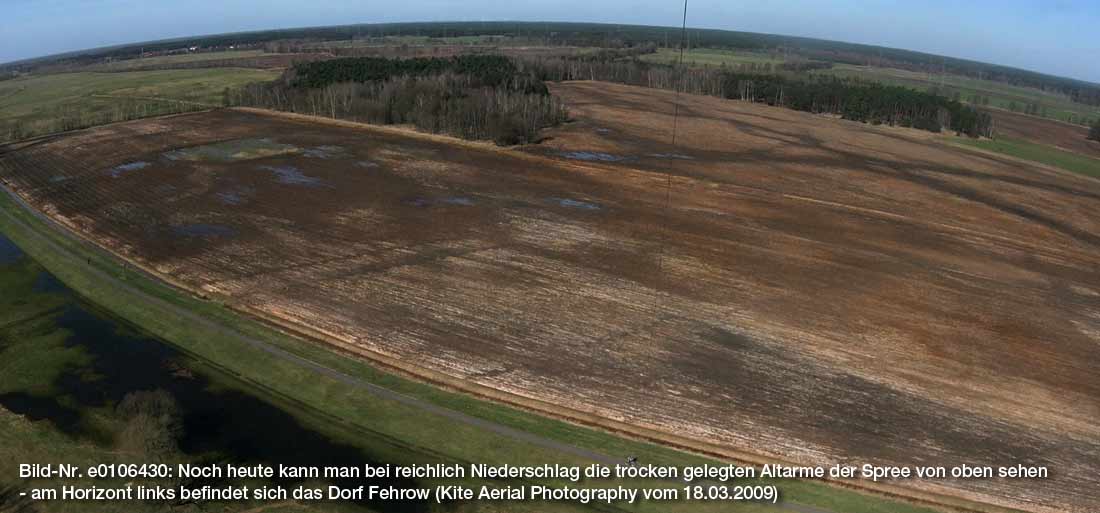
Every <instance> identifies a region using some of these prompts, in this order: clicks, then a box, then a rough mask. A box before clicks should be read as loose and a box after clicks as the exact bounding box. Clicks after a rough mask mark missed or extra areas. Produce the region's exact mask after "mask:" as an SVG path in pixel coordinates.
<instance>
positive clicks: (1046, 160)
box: [954, 138, 1100, 178]
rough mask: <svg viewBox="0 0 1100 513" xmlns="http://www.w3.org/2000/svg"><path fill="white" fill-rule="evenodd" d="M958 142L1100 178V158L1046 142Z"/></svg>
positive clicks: (985, 140) (959, 140) (960, 140)
mask: <svg viewBox="0 0 1100 513" xmlns="http://www.w3.org/2000/svg"><path fill="white" fill-rule="evenodd" d="M954 142H955V143H957V144H962V145H964V146H971V147H974V148H981V149H983V150H987V151H992V152H995V153H1000V154H1003V155H1008V156H1011V157H1016V158H1019V159H1024V160H1030V161H1032V162H1038V163H1040V164H1047V165H1050V166H1054V167H1057V168H1061V169H1065V170H1066V171H1072V172H1074V173H1078V174H1082V175H1086V176H1093V177H1097V178H1100V159H1094V158H1091V157H1086V156H1084V155H1081V154H1078V153H1074V152H1071V151H1066V150H1062V149H1059V148H1055V147H1053V146H1049V145H1046V144H1038V143H1033V142H1028V141H1024V140H1020V139H1009V138H998V139H962V138H959V139H957V140H954Z"/></svg>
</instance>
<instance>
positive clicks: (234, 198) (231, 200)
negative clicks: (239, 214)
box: [217, 187, 253, 205]
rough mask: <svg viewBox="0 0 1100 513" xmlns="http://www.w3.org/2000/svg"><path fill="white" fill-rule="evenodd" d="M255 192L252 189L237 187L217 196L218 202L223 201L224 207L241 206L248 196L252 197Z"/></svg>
mask: <svg viewBox="0 0 1100 513" xmlns="http://www.w3.org/2000/svg"><path fill="white" fill-rule="evenodd" d="M252 193H253V190H252V188H251V187H236V188H233V189H230V190H228V191H221V192H219V193H218V194H217V197H218V201H221V202H222V204H223V205H240V204H241V203H244V202H245V200H246V199H247V197H248V196H251V195H252Z"/></svg>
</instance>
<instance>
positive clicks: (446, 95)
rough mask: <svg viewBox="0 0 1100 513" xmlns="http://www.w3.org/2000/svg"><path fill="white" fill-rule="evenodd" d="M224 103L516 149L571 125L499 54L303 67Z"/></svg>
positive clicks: (531, 76)
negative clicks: (546, 132) (560, 126)
mask: <svg viewBox="0 0 1100 513" xmlns="http://www.w3.org/2000/svg"><path fill="white" fill-rule="evenodd" d="M226 104H229V105H246V106H253V107H262V108H270V109H276V110H283V111H288V112H297V113H304V114H310V115H320V116H328V117H332V118H339V119H349V120H354V121H362V122H367V123H375V124H387V125H388V124H413V125H415V126H416V127H417V128H418V129H420V130H423V131H426V132H431V133H445V134H449V135H453V136H456V137H462V138H465V139H474V140H492V141H494V142H496V143H497V144H501V145H511V144H520V143H528V142H535V141H537V140H538V139H539V130H541V129H543V128H546V127H549V126H553V125H556V124H559V123H561V122H563V121H565V120H566V118H567V113H566V110H565V107H564V106H563V105H562V104H561V102H560V101H559V100H558V99H557V98H554V97H553V96H550V94H549V92H548V89H547V87H546V84H544V83H543V82H542V81H541V80H540V79H539V78H538V76H537V75H536V74H535V73H533V72H532V71H530V70H525V69H522V68H521V67H520V66H518V65H517V63H516V62H515V61H513V60H511V59H509V58H507V57H502V56H470V55H467V56H458V57H450V58H446V59H440V58H414V59H404V60H397V59H382V58H375V57H363V58H349V59H334V60H329V61H321V62H312V63H306V64H299V65H296V66H294V67H293V68H291V69H289V70H287V71H286V72H285V73H284V75H283V77H282V79H281V80H278V81H275V82H272V83H266V84H252V85H250V86H247V87H245V88H243V89H241V90H238V91H227V92H226Z"/></svg>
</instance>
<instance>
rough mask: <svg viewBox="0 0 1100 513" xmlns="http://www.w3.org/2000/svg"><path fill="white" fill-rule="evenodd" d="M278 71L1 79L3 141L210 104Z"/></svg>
mask: <svg viewBox="0 0 1100 513" xmlns="http://www.w3.org/2000/svg"><path fill="white" fill-rule="evenodd" d="M278 76H279V71H272V70H259V69H243V68H200V69H178V70H157V71H131V72H114V73H93V72H77V73H57V74H50V75H33V76H27V77H21V78H16V79H12V80H5V81H2V82H0V141H5V140H18V139H20V138H23V137H27V136H30V135H41V134H46V133H53V132H59V131H62V130H63V129H65V128H68V127H66V126H63V123H70V124H72V125H74V126H88V125H94V124H98V123H102V122H103V120H105V119H112V117H113V116H120V117H143V116H138V115H136V112H135V113H134V114H135V115H127V114H130V112H131V111H142V112H145V113H147V114H146V115H153V114H158V113H159V114H166V113H172V112H179V111H186V110H195V109H205V108H209V107H211V106H217V105H221V103H222V96H223V92H224V91H225V89H227V88H228V89H236V88H239V87H241V86H243V85H245V84H249V83H252V82H262V81H268V80H273V79H275V78H276V77H278Z"/></svg>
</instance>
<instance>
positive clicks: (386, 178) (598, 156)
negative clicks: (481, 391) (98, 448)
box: [0, 82, 1100, 513]
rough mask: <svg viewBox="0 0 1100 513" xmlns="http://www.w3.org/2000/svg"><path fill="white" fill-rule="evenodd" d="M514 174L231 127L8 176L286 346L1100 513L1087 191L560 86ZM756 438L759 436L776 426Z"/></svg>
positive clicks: (694, 102)
mask: <svg viewBox="0 0 1100 513" xmlns="http://www.w3.org/2000/svg"><path fill="white" fill-rule="evenodd" d="M552 89H553V92H554V93H555V94H557V95H560V96H561V97H562V98H563V99H565V100H566V101H567V103H568V104H569V106H570V109H571V113H572V115H573V117H575V118H576V121H575V122H573V123H570V124H568V125H565V126H563V127H560V128H556V129H551V130H549V131H547V133H546V135H547V136H548V137H549V139H548V140H547V141H545V142H544V143H543V144H541V145H536V146H529V147H526V148H523V149H522V151H515V150H500V149H495V148H491V147H488V146H485V145H480V144H473V143H456V142H454V141H450V140H446V139H443V138H439V137H434V136H424V135H412V136H411V135H408V134H404V133H400V132H397V131H393V130H379V129H371V128H362V127H353V126H340V124H337V123H318V122H314V121H309V120H304V119H302V118H295V117H292V116H282V115H274V114H260V113H256V112H248V111H242V110H224V111H216V112H208V113H199V114H187V115H181V116H175V117H170V118H158V119H149V120H144V121H135V122H128V123H122V124H116V125H111V126H105V127H100V128H96V129H90V130H85V131H81V132H76V133H73V134H70V135H67V136H63V137H56V138H49V139H44V140H41V141H37V142H32V143H29V144H26V145H25V146H24V147H23V148H22V149H20V150H18V151H15V152H11V153H8V154H6V155H5V156H4V157H3V158H2V159H0V178H2V179H3V180H4V182H5V183H6V184H8V185H9V186H11V187H12V188H13V189H15V190H16V191H17V192H18V193H19V194H20V195H21V196H22V197H23V198H25V199H26V200H27V201H29V202H30V203H31V204H32V205H34V206H35V207H37V208H38V209H40V210H42V211H44V212H46V213H48V214H50V215H51V216H52V217H54V218H55V219H57V220H59V221H61V222H63V223H65V224H67V225H68V226H70V227H71V228H73V229H75V230H77V231H79V232H80V233H82V234H85V235H86V236H88V237H90V238H91V239H93V240H95V241H96V242H98V243H99V244H102V245H103V246H105V247H108V248H110V249H112V250H113V251H116V252H117V253H119V254H121V255H123V256H125V257H126V258H128V259H129V260H131V261H133V262H135V263H137V264H139V265H141V266H143V267H146V268H148V269H150V270H153V271H154V272H156V273H157V274H158V275H160V276H163V277H165V278H166V279H169V280H171V281H173V282H175V283H179V284H181V285H183V286H185V287H187V288H189V289H191V290H195V291H197V292H198V293H200V294H203V295H206V296H208V297H211V298H216V299H218V300H221V301H225V302H226V303H228V304H231V305H233V306H234V307H237V308H239V309H241V310H244V311H248V312H252V313H254V314H256V315H259V316H262V317H264V318H267V319H269V320H272V321H276V322H281V323H286V324H287V325H289V326H294V327H296V328H298V329H302V330H306V331H308V332H310V333H315V334H318V335H319V336H323V337H325V338H327V339H328V340H330V341H332V342H333V343H335V344H339V345H340V346H341V347H343V348H345V349H350V350H354V351H359V352H361V354H364V355H367V356H371V355H375V356H380V357H384V358H387V359H390V360H393V361H396V362H399V363H400V364H401V365H403V366H404V367H403V368H404V369H405V370H406V371H409V372H413V373H416V372H417V371H418V369H419V370H422V371H424V372H426V373H427V372H431V373H438V374H439V375H442V376H446V377H447V378H449V379H454V380H460V381H463V382H470V383H476V384H478V385H481V386H484V387H489V388H491V389H494V390H497V391H500V392H501V393H503V394H507V395H510V396H513V397H518V398H523V399H527V400H533V401H539V402H540V404H544V405H555V406H554V407H555V408H560V409H561V411H562V412H582V413H584V414H587V415H593V416H595V417H597V418H605V419H609V420H612V421H617V422H622V423H625V424H629V425H633V426H639V427H641V428H644V429H647V430H652V431H654V432H658V433H664V434H665V435H667V436H668V437H669V438H670V439H676V440H677V443H682V444H684V443H686V444H698V447H701V448H706V449H707V450H711V451H713V450H714V448H715V447H717V448H720V449H721V448H724V449H727V450H728V451H729V453H730V454H736V453H741V454H760V455H761V456H765V457H772V458H778V459H782V460H785V461H792V462H803V463H822V464H828V463H833V462H837V461H844V462H878V463H892V464H902V465H917V464H921V463H922V462H938V463H940V464H945V465H952V464H960V463H967V464H987V465H1002V464H1004V465H1009V464H1015V463H1025V464H1033V465H1046V466H1048V467H1051V468H1053V469H1059V472H1057V473H1056V474H1055V475H1054V476H1053V477H1052V478H1051V479H1049V480H1047V481H1011V482H1009V481H1003V480H979V481H950V480H946V481H933V482H928V483H918V482H911V481H910V482H899V483H896V484H898V485H901V486H921V487H923V489H925V490H926V491H931V492H937V493H946V494H951V495H957V496H961V497H965V498H970V499H973V500H977V501H981V502H987V503H991V504H997V505H1002V506H1006V507H1015V508H1019V509H1023V510H1027V511H1033V512H1044V513H1046V512H1055V511H1058V512H1067V511H1068V512H1085V511H1091V510H1092V509H1093V507H1094V506H1095V505H1096V504H1097V503H1098V502H1100V492H1098V490H1100V483H1098V481H1097V476H1096V475H1095V473H1094V472H1090V471H1089V470H1090V469H1095V468H1097V467H1098V466H1100V444H1098V442H1097V440H1100V422H1098V420H1100V403H1098V402H1097V399H1096V398H1097V397H1100V376H1097V375H1096V373H1095V369H1096V368H1097V367H1100V356H1098V355H1097V353H1096V351H1095V347H1096V345H1097V343H1098V342H1100V304H1098V299H1097V298H1100V274H1098V273H1097V268H1096V264H1095V257H1094V255H1095V252H1096V249H1097V245H1100V226H1098V225H1097V224H1096V222H1095V221H1094V220H1093V219H1092V216H1091V213H1092V212H1094V211H1095V209H1096V207H1097V206H1100V185H1098V184H1097V182H1096V181H1094V180H1092V179H1089V178H1084V177H1080V176H1076V175H1072V174H1069V173H1064V172H1062V171H1058V170H1054V169H1050V168H1046V167H1042V166H1037V165H1031V164H1027V163H1024V162H1022V161H1018V160H1014V159H1008V158H1001V157H995V156H989V155H986V154H983V153H978V152H973V151H970V150H967V149H964V148H954V147H950V146H946V145H944V144H943V143H942V141H941V140H940V139H938V138H937V137H938V136H934V135H932V134H929V133H924V132H917V131H913V130H905V129H890V128H886V127H872V126H867V125H862V124H858V123H852V122H846V121H841V120H836V119H832V118H828V117H824V116H814V115H810V114H806V113H800V112H795V111H789V110H783V109H775V108H768V107H766V106H762V105H756V104H748V103H741V102H729V101H723V100H719V99H715V98H709V97H697V96H688V95H685V96H682V97H681V98H682V106H681V107H680V110H679V112H680V115H681V117H680V121H679V123H680V126H679V129H680V131H679V133H678V142H679V144H677V145H676V146H673V145H671V144H670V137H671V130H670V129H671V126H672V110H673V107H672V105H673V97H674V95H673V93H671V92H664V91H657V90H650V89H642V88H636V87H629V86H621V85H613V84H606V83H591V82H574V83H564V84H560V85H555V86H553V88H552ZM762 426H767V428H766V429H765V428H762Z"/></svg>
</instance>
